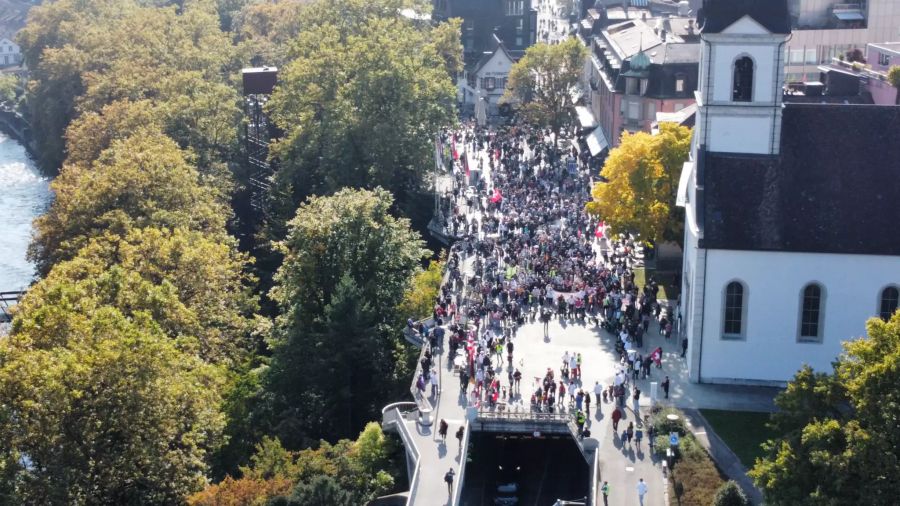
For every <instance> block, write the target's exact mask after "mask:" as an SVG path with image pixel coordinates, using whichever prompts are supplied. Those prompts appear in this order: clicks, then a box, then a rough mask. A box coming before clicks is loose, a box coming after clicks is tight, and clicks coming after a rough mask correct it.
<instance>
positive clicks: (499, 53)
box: [457, 38, 523, 116]
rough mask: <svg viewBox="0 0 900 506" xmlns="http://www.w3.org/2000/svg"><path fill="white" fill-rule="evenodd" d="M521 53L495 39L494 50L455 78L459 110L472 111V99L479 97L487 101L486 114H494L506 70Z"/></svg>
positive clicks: (504, 87)
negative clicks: (511, 49)
mask: <svg viewBox="0 0 900 506" xmlns="http://www.w3.org/2000/svg"><path fill="white" fill-rule="evenodd" d="M522 54H523V51H510V50H508V49H506V46H505V45H504V44H503V42H501V41H500V40H499V39H496V38H495V46H494V49H493V50H492V51H489V52H486V53H484V54H483V55H482V57H481V59H480V60H478V61H477V62H476V63H475V65H474V66H472V67H471V68H467V69H466V70H464V71H463V72H462V73H461V74H460V76H459V77H457V100H459V103H460V106H461V107H460V109H461V110H462V111H463V112H473V111H474V106H475V102H476V101H477V100H478V99H479V98H482V97H483V98H484V99H485V101H486V102H487V114H488V115H489V116H494V115H497V114H498V109H499V102H500V97H502V96H503V93H504V92H505V91H506V83H507V80H508V79H509V71H510V69H511V68H512V66H513V64H514V63H516V62H517V61H518V60H519V58H521V57H522Z"/></svg>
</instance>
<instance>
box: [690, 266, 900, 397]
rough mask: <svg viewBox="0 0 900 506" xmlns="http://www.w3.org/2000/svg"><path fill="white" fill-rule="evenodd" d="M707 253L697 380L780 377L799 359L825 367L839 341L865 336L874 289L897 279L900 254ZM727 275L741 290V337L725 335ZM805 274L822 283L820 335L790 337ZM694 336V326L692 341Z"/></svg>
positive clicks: (875, 302) (875, 305)
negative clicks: (744, 288) (744, 316)
mask: <svg viewBox="0 0 900 506" xmlns="http://www.w3.org/2000/svg"><path fill="white" fill-rule="evenodd" d="M686 253H687V252H686ZM707 254H708V258H707V272H706V300H705V304H704V306H705V311H704V313H705V314H704V322H703V338H702V341H703V344H702V357H699V360H700V362H701V364H700V374H701V381H703V382H711V383H731V382H735V383H753V382H784V381H787V380H789V379H790V378H791V377H792V376H793V374H794V373H795V372H796V371H797V369H799V368H800V366H801V365H802V364H803V363H808V364H810V365H812V366H813V367H814V368H815V369H817V370H821V371H830V370H831V361H832V360H833V359H834V358H835V357H836V356H837V355H838V354H839V353H840V352H841V342H842V341H844V340H847V339H851V338H854V337H860V336H863V335H865V322H866V320H867V319H869V318H871V317H872V316H875V315H876V314H877V311H878V303H879V297H880V294H881V291H882V289H883V288H884V287H885V286H887V285H890V284H900V256H895V257H889V256H872V255H837V254H825V253H784V252H751V251H726V250H708V251H707ZM686 256H687V255H686ZM735 279H737V280H740V281H742V282H743V283H745V285H746V286H747V290H748V292H749V294H747V293H745V297H748V295H749V297H748V298H747V304H748V305H747V319H746V322H745V324H746V329H745V336H746V338H745V339H743V340H731V339H729V340H725V339H722V337H721V336H722V309H723V308H722V303H723V293H724V289H725V286H726V285H727V284H728V283H729V282H730V281H732V280H735ZM813 281H815V282H818V283H820V284H821V285H822V286H823V287H824V301H823V313H824V318H823V328H822V332H823V339H822V342H821V343H805V342H798V340H797V334H798V319H799V317H800V293H801V291H802V289H803V287H804V286H806V285H807V284H808V283H810V282H813ZM698 340H699V334H697V329H695V331H694V334H693V335H692V344H695V343H696V342H697V341H698Z"/></svg>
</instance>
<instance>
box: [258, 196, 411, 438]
mask: <svg viewBox="0 0 900 506" xmlns="http://www.w3.org/2000/svg"><path fill="white" fill-rule="evenodd" d="M392 204H393V199H392V198H391V196H390V194H389V193H387V192H386V191H385V190H382V189H376V190H374V191H368V190H349V189H344V190H340V191H338V192H337V193H335V194H334V195H333V196H331V197H313V198H310V199H309V200H308V201H307V202H306V203H304V204H303V205H302V206H300V208H299V209H298V210H297V216H296V217H295V218H294V219H293V220H291V222H290V223H289V230H290V231H289V233H288V237H287V239H286V240H285V241H284V242H283V243H282V245H281V248H282V250H283V253H284V255H285V260H284V264H283V265H282V266H281V268H280V269H279V271H278V274H277V275H276V287H275V288H274V289H273V291H272V294H271V296H272V298H273V299H274V300H275V301H276V302H277V303H278V304H279V307H280V309H281V314H280V315H279V316H278V317H277V318H276V320H275V328H274V330H273V338H272V345H273V347H274V356H273V359H272V364H271V370H270V371H269V375H268V379H267V382H268V388H269V389H270V391H271V394H272V396H273V399H272V404H271V410H272V413H273V416H274V418H275V420H276V422H275V425H276V427H277V429H276V430H277V432H276V434H277V435H278V436H279V437H280V438H281V440H282V441H285V442H286V444H288V446H289V447H293V448H296V447H302V446H304V445H305V444H308V443H310V442H311V441H310V440H309V439H310V438H311V437H316V436H315V435H317V434H322V435H326V436H332V437H334V436H345V435H347V434H348V433H351V434H352V430H353V427H358V426H360V425H361V424H362V423H363V422H364V421H365V420H370V419H371V417H372V416H375V414H376V413H377V412H378V410H379V409H380V407H381V406H382V405H383V403H384V401H385V397H384V396H385V395H386V394H388V393H389V391H390V390H391V388H390V384H391V382H390V378H391V376H392V371H393V367H394V360H393V353H394V349H395V347H396V345H397V339H398V337H397V336H396V334H394V331H395V330H396V329H395V328H394V327H393V326H392V325H393V323H394V322H395V321H397V312H396V311H397V306H398V305H399V304H400V302H401V300H402V299H403V296H404V293H405V292H406V290H407V287H408V284H409V281H410V279H411V277H412V275H413V274H414V273H415V272H416V270H417V268H418V265H419V262H420V260H421V259H422V258H423V257H424V256H426V254H427V253H426V251H425V250H424V248H423V243H422V241H421V239H419V238H418V235H417V234H415V233H413V232H412V231H411V230H409V222H408V220H406V219H397V218H394V217H392V216H391V215H390V214H389V212H388V210H389V208H390V207H391V205H392ZM311 350H315V352H316V359H315V360H310V351H311Z"/></svg>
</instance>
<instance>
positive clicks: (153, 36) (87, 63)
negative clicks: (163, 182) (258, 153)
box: [19, 0, 238, 171]
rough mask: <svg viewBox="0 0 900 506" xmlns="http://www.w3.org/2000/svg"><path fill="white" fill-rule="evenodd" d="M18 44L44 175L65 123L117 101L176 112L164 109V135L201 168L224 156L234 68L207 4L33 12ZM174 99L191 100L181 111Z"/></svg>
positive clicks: (78, 6)
mask: <svg viewBox="0 0 900 506" xmlns="http://www.w3.org/2000/svg"><path fill="white" fill-rule="evenodd" d="M19 40H20V41H21V43H22V48H23V53H24V55H25V62H26V64H27V65H28V67H29V69H31V72H32V75H31V78H32V83H31V85H30V87H29V110H30V114H31V120H32V125H33V126H34V131H35V133H36V138H37V141H38V147H39V149H38V152H39V153H40V160H39V161H40V163H41V166H42V167H43V168H44V169H46V170H52V171H55V170H57V169H58V168H59V167H60V166H61V165H62V162H63V159H64V155H65V150H64V147H65V146H64V144H63V133H64V132H65V130H66V128H67V127H68V126H69V124H70V123H71V122H72V120H73V119H75V118H76V117H78V116H80V115H81V114H84V113H89V112H94V113H99V112H100V111H101V110H102V108H103V107H104V106H106V105H108V104H111V103H113V102H116V101H119V100H128V101H132V102H134V101H140V100H145V99H146V100H151V101H153V102H154V103H159V104H163V103H167V104H173V105H177V106H180V107H179V108H177V109H170V110H169V115H170V116H173V117H169V118H168V119H169V120H170V122H171V124H170V127H171V129H172V130H173V131H172V132H171V133H172V134H173V136H174V137H176V140H178V141H179V142H180V143H181V142H183V144H182V146H191V147H193V148H195V149H196V150H197V152H198V156H199V157H200V160H201V161H203V160H205V159H206V158H207V155H206V150H207V149H219V150H221V149H230V148H231V146H229V143H230V142H233V140H234V131H235V130H234V126H235V122H236V121H237V118H236V116H235V114H236V112H237V100H238V96H237V93H236V90H235V89H233V88H231V87H228V86H224V81H225V76H226V75H227V73H228V72H229V71H233V70H236V69H237V66H238V62H237V60H236V59H235V58H234V55H235V49H234V47H233V46H232V44H231V41H230V40H229V39H228V37H227V35H226V34H225V33H223V32H222V31H221V30H220V29H219V18H218V13H217V11H216V6H215V5H214V4H213V3H212V2H207V1H194V2H187V3H185V4H184V6H183V9H181V10H179V9H176V7H175V6H167V7H156V6H153V5H152V4H148V3H144V2H138V1H136V0H125V1H113V0H102V1H98V2H78V1H76V0H60V1H57V2H52V3H45V4H43V5H39V6H36V7H35V8H34V9H32V10H31V11H30V13H29V22H28V25H27V26H26V27H25V28H24V29H23V30H22V32H21V33H20V34H19ZM182 97H189V98H191V99H192V100H191V101H190V102H181V103H179V101H180V100H182ZM198 121H202V122H203V123H205V124H198V123H197V122H198ZM179 127H182V129H181V130H180V132H181V133H182V134H184V136H185V138H184V139H182V138H179V136H178V132H179ZM191 127H195V128H192V129H191ZM188 129H191V131H190V132H188V131H187V130H188ZM219 129H225V130H226V131H220V130H219ZM195 137H201V138H202V140H201V141H198V139H196V138H195Z"/></svg>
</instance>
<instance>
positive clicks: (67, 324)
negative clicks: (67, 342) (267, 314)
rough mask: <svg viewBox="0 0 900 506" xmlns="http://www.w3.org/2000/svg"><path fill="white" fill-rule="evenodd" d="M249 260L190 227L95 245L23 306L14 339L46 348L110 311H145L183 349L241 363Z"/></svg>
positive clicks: (109, 238) (249, 302)
mask: <svg viewBox="0 0 900 506" xmlns="http://www.w3.org/2000/svg"><path fill="white" fill-rule="evenodd" d="M248 262H249V260H248V257H247V255H245V254H241V253H238V252H237V251H236V250H235V249H234V247H233V245H231V244H229V243H228V242H218V241H215V240H213V239H210V238H208V237H206V236H204V235H203V234H202V233H200V232H195V231H189V230H185V229H180V228H179V229H175V230H168V229H156V228H148V229H131V230H129V231H128V232H127V234H126V235H125V236H124V237H119V236H114V235H103V236H101V237H98V238H95V239H92V240H91V241H90V242H89V243H88V245H87V246H85V247H84V248H83V249H82V250H81V251H79V253H78V255H76V256H75V257H74V258H73V259H71V260H68V261H65V262H61V263H59V264H58V265H56V266H55V267H54V268H53V270H51V271H50V273H49V274H48V275H47V276H46V277H45V278H43V279H42V280H40V281H39V282H38V283H37V284H36V285H35V286H33V287H32V288H31V289H30V290H29V291H28V293H27V294H26V296H25V298H24V299H23V300H22V302H21V303H20V304H19V305H18V307H17V314H18V317H17V318H16V319H15V322H14V327H13V331H14V333H23V334H25V335H27V336H28V337H29V338H30V339H37V340H39V341H40V342H42V343H54V342H58V341H59V340H60V339H64V338H65V336H66V334H67V333H68V332H69V329H70V328H71V327H72V326H77V325H78V324H80V323H79V322H81V321H82V320H89V319H90V318H92V315H93V314H94V313H95V312H96V311H99V310H102V309H103V308H104V307H106V306H114V307H116V308H118V309H119V310H120V311H121V312H122V313H123V314H124V315H126V316H129V317H131V316H134V315H135V314H137V313H138V312H145V313H147V314H149V315H151V316H152V317H153V320H154V321H155V322H156V323H157V324H158V325H159V326H160V329H161V330H162V331H163V332H164V333H166V334H167V335H169V336H170V337H172V338H173V339H175V340H176V341H177V342H178V345H179V347H181V348H182V349H183V350H184V351H187V352H190V353H191V354H198V355H199V356H200V357H202V358H203V359H204V360H207V361H209V362H212V363H223V364H227V365H232V366H233V365H236V364H240V363H241V362H243V360H245V355H246V354H247V353H248V352H249V351H250V350H251V349H252V348H254V346H251V343H249V342H248V337H249V335H250V326H251V323H252V321H251V320H250V316H251V315H252V313H253V311H254V309H255V308H256V300H255V297H254V296H253V295H252V293H251V292H250V288H251V286H252V281H253V280H252V279H251V278H250V277H249V276H248V275H247V274H245V272H244V268H245V266H246V265H247V263H248Z"/></svg>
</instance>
